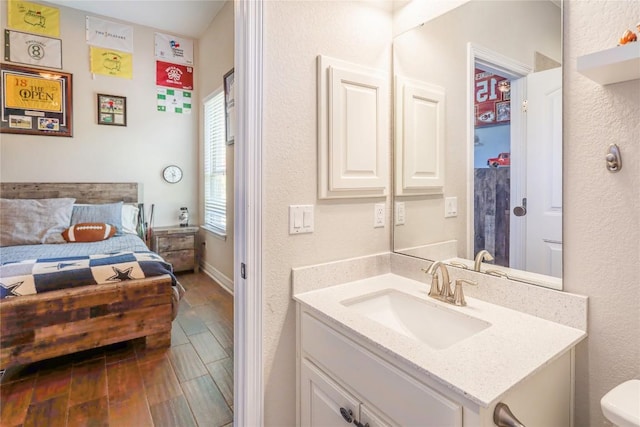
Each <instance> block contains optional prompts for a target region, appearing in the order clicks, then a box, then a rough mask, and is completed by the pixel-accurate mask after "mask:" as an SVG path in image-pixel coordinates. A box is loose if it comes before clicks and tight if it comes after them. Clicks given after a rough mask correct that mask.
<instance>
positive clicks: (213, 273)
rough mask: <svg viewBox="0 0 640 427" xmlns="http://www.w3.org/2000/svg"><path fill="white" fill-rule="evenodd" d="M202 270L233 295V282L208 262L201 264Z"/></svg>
mask: <svg viewBox="0 0 640 427" xmlns="http://www.w3.org/2000/svg"><path fill="white" fill-rule="evenodd" d="M200 268H201V269H202V271H203V272H204V273H205V274H206V275H207V276H209V277H211V278H212V279H213V280H215V281H216V283H218V284H219V285H220V286H222V288H223V289H224V290H225V291H227V292H229V293H230V294H231V295H233V280H231V279H230V278H228V277H227V276H226V275H225V274H224V273H222V271H220V270H218V269H217V268H215V267H214V266H213V265H211V264H210V263H208V262H206V261H202V262H201V263H200Z"/></svg>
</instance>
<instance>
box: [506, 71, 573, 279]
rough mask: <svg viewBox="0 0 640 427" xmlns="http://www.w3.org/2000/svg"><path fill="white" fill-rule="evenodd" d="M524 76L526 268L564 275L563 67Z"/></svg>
mask: <svg viewBox="0 0 640 427" xmlns="http://www.w3.org/2000/svg"><path fill="white" fill-rule="evenodd" d="M526 79H527V112H526V116H527V148H526V159H527V160H526V163H527V166H526V170H527V174H526V176H527V185H526V196H525V197H526V198H527V213H526V216H525V218H526V230H527V231H526V246H525V252H526V256H525V262H526V267H525V269H526V270H527V271H530V272H534V273H540V274H546V275H549V276H555V277H562V69H561V68H554V69H552V70H547V71H541V72H538V73H532V74H529V75H528V76H527V77H526ZM512 214H513V213H512Z"/></svg>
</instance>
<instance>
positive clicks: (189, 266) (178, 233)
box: [151, 225, 198, 273]
mask: <svg viewBox="0 0 640 427" xmlns="http://www.w3.org/2000/svg"><path fill="white" fill-rule="evenodd" d="M197 233H198V227H191V226H190V227H180V226H179V225H176V226H170V227H156V228H153V229H152V230H151V250H152V251H154V252H155V253H157V254H158V255H160V256H161V257H162V258H164V260H165V261H167V262H168V263H171V264H172V265H173V271H175V272H177V271H186V270H193V271H194V272H196V273H197V272H198V262H197V259H196V235H197Z"/></svg>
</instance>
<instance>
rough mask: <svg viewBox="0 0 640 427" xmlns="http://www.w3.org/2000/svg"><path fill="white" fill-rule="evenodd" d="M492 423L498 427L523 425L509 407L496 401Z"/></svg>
mask: <svg viewBox="0 0 640 427" xmlns="http://www.w3.org/2000/svg"><path fill="white" fill-rule="evenodd" d="M493 423H494V424H495V425H497V426H498V427H525V425H524V424H522V423H521V422H520V421H519V420H518V419H517V418H516V416H515V415H513V412H511V409H509V407H508V406H507V405H505V404H504V403H502V402H500V403H498V404H497V405H496V407H495V409H494V410H493Z"/></svg>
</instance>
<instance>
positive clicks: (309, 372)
mask: <svg viewBox="0 0 640 427" xmlns="http://www.w3.org/2000/svg"><path fill="white" fill-rule="evenodd" d="M300 379H301V391H300V400H301V402H300V415H301V424H302V426H308V427H333V426H341V425H343V424H347V422H346V420H345V419H344V418H343V416H342V414H341V413H340V410H341V409H343V410H345V411H347V412H348V411H351V414H352V415H351V416H352V417H353V418H354V419H358V417H359V415H360V414H359V410H360V402H359V401H358V400H356V399H355V398H354V397H353V396H351V395H350V394H349V393H347V392H346V391H345V390H344V389H342V388H341V387H340V386H339V385H337V384H336V383H335V382H333V381H332V380H331V379H330V378H329V377H328V376H327V375H325V374H324V373H323V372H322V371H320V370H319V369H318V368H316V367H315V366H314V365H313V364H311V363H310V362H309V361H308V360H307V359H303V360H302V366H301V369H300Z"/></svg>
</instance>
